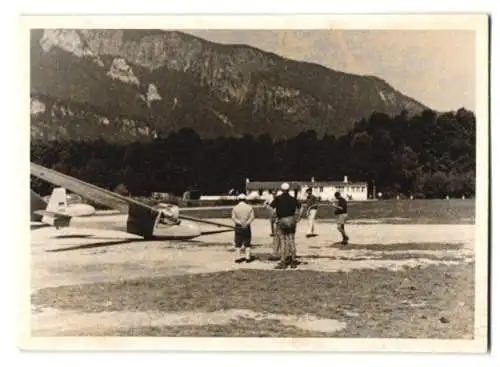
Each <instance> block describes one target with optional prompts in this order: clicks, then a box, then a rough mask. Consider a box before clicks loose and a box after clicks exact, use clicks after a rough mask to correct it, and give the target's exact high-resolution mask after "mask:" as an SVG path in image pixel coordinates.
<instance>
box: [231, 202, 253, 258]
mask: <svg viewBox="0 0 500 367" xmlns="http://www.w3.org/2000/svg"><path fill="white" fill-rule="evenodd" d="M238 201H239V202H238V204H237V205H236V206H235V207H234V208H233V211H232V214H231V218H232V220H233V222H234V224H235V228H234V246H235V248H236V259H235V262H236V263H241V262H243V261H246V262H250V261H252V254H251V249H250V245H251V242H252V230H251V224H252V222H253V221H254V219H255V213H254V210H253V207H252V206H251V205H248V204H247V203H246V196H245V194H240V195H239V196H238Z"/></svg>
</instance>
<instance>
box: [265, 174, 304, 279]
mask: <svg viewBox="0 0 500 367" xmlns="http://www.w3.org/2000/svg"><path fill="white" fill-rule="evenodd" d="M289 190H290V185H289V184H288V183H284V184H282V185H281V191H282V194H281V195H280V196H277V197H276V198H275V199H274V200H273V202H272V203H271V207H272V208H274V209H276V217H277V220H278V223H277V226H276V231H277V234H278V236H279V241H280V245H281V246H280V247H281V251H280V255H281V256H280V257H281V260H280V263H279V264H278V265H277V266H276V269H285V268H286V267H287V266H288V265H290V267H292V268H296V267H297V260H296V258H297V246H296V244H295V231H296V229H297V223H298V221H299V220H300V214H299V215H298V216H297V210H300V208H301V204H300V202H299V201H298V200H297V199H296V198H294V197H293V196H291V195H290V193H289Z"/></svg>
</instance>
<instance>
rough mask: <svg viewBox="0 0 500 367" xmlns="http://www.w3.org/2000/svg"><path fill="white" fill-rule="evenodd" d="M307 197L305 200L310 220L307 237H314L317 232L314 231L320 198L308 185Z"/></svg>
mask: <svg viewBox="0 0 500 367" xmlns="http://www.w3.org/2000/svg"><path fill="white" fill-rule="evenodd" d="M306 193H307V197H306V202H305V207H306V215H307V219H308V221H309V231H308V232H307V234H306V237H314V236H316V233H315V232H314V222H315V220H316V213H317V211H318V207H319V198H318V197H316V196H314V195H313V193H312V187H308V188H307V190H306Z"/></svg>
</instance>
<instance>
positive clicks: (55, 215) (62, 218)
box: [31, 187, 71, 228]
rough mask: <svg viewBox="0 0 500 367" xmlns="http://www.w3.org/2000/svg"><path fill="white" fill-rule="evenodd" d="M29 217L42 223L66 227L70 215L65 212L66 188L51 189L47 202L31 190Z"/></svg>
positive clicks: (66, 204)
mask: <svg viewBox="0 0 500 367" xmlns="http://www.w3.org/2000/svg"><path fill="white" fill-rule="evenodd" d="M31 206H32V207H31V218H32V220H35V221H37V220H39V221H41V222H42V223H45V224H48V225H51V226H56V227H57V228H59V227H68V226H69V223H70V221H71V216H69V215H67V214H66V209H67V206H68V203H67V199H66V189H64V188H62V187H57V188H55V189H54V190H52V195H50V198H49V202H48V204H46V203H45V201H43V199H42V198H41V197H40V196H38V195H37V194H36V193H34V192H33V191H31Z"/></svg>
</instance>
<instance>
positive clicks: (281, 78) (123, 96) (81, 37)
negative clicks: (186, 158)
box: [31, 29, 425, 142]
mask: <svg viewBox="0 0 500 367" xmlns="http://www.w3.org/2000/svg"><path fill="white" fill-rule="evenodd" d="M424 108H425V106H423V105H422V104H420V103H419V102H417V101H415V100H413V99H412V98H409V97H407V96H405V95H403V94H401V93H400V92H398V91H397V90H395V89H394V88H392V87H391V86H390V85H388V84H387V83H386V82H385V81H383V80H381V79H379V78H376V77H371V76H358V75H352V74H346V73H342V72H339V71H334V70H330V69H327V68H325V67H322V66H319V65H316V64H310V63H304V62H297V61H293V60H289V59H285V58H282V57H280V56H278V55H275V54H272V53H268V52H264V51H261V50H258V49H256V48H252V47H248V46H236V45H222V44H216V43H212V42H208V41H206V40H203V39H200V38H197V37H194V36H191V35H189V34H186V33H182V32H175V31H172V32H170V31H169V32H166V31H159V30H71V29H64V30H57V29H51V30H33V31H32V34H31V117H32V127H31V133H32V138H33V139H44V140H45V139H96V138H104V139H106V140H112V141H117V142H129V141H135V140H141V139H146V140H148V139H152V138H154V137H157V136H163V135H166V134H168V133H169V132H171V131H173V130H178V129H180V128H183V127H191V128H193V129H195V130H196V131H197V133H198V134H199V135H200V136H202V137H205V138H211V137H218V136H241V135H243V134H253V135H258V134H263V133H268V134H270V135H271V136H273V137H274V138H284V137H289V136H293V135H296V134H297V133H299V132H300V131H304V130H311V129H312V130H315V131H316V132H317V134H318V135H319V136H321V135H323V134H325V133H328V134H335V135H341V134H344V133H346V132H347V131H349V130H350V129H351V128H352V126H353V124H354V123H355V122H356V121H358V120H360V119H361V118H363V117H368V116H369V115H370V114H371V113H372V112H374V111H377V112H383V113H387V114H389V115H394V114H397V113H400V112H401V111H402V110H403V109H404V110H406V111H408V112H409V113H410V114H413V113H419V112H421V111H422V110H423V109H424Z"/></svg>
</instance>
